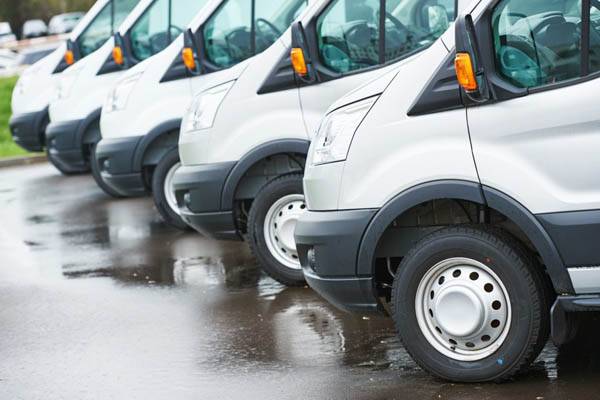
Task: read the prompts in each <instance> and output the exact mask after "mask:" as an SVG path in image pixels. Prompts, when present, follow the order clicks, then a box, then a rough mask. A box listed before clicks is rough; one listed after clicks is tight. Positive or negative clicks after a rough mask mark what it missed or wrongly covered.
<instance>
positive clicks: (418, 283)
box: [392, 227, 550, 382]
mask: <svg viewBox="0 0 600 400" xmlns="http://www.w3.org/2000/svg"><path fill="white" fill-rule="evenodd" d="M544 279H546V277H545V275H544V272H543V269H542V267H541V266H540V265H539V263H538V262H537V261H536V259H535V258H534V257H533V256H532V255H531V254H530V253H529V251H528V250H527V249H525V248H524V247H523V246H522V245H521V244H520V243H519V242H517V241H516V239H514V238H513V237H512V236H510V235H509V234H507V233H505V232H503V231H500V230H496V229H491V228H490V229H488V228H481V227H451V228H446V229H442V230H440V231H438V232H435V233H433V234H431V235H430V236H428V237H426V238H424V239H423V240H421V241H420V242H419V243H417V244H416V245H415V247H414V248H413V249H412V250H411V251H409V253H408V254H407V255H406V257H404V259H403V260H402V263H401V265H400V267H399V269H398V273H397V274H396V278H395V281H394V288H393V295H392V307H393V310H394V311H393V315H394V321H395V323H396V328H397V330H398V332H399V334H400V336H401V338H402V341H403V343H404V345H405V347H406V349H407V351H408V352H409V353H410V354H411V355H412V357H413V358H414V360H415V361H416V362H417V363H418V364H419V365H420V366H421V367H422V368H423V369H425V370H426V371H428V372H430V373H432V374H433V375H436V376H438V377H440V378H442V379H446V380H449V381H454V382H485V381H504V380H507V379H510V378H511V377H513V376H515V375H517V374H518V373H520V372H522V371H524V370H526V369H527V368H528V367H529V365H530V364H531V363H532V362H533V361H534V360H535V358H536V357H537V356H538V355H539V353H540V352H541V350H542V348H543V346H544V345H545V343H546V341H547V339H548V334H549V325H550V324H549V310H550V300H549V298H548V293H547V291H546V286H545V281H544Z"/></svg>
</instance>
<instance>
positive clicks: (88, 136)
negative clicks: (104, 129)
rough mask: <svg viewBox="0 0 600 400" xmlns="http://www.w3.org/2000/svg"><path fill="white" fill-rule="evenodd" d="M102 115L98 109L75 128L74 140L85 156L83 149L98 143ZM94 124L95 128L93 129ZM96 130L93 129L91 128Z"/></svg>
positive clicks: (100, 136)
mask: <svg viewBox="0 0 600 400" xmlns="http://www.w3.org/2000/svg"><path fill="white" fill-rule="evenodd" d="M101 114H102V109H101V108H98V109H96V110H94V111H92V112H91V113H90V114H89V115H88V116H87V117H85V119H84V120H83V121H82V122H81V124H79V127H78V128H77V134H76V136H75V137H76V138H77V141H78V144H79V145H80V146H81V148H82V150H84V154H86V151H85V147H86V145H90V144H95V143H98V142H99V141H100V139H101V138H102V135H101V133H100V115H101ZM94 124H96V125H97V126H96V127H95V126H94ZM94 127H95V128H96V129H93V128H94Z"/></svg>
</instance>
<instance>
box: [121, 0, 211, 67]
mask: <svg viewBox="0 0 600 400" xmlns="http://www.w3.org/2000/svg"><path fill="white" fill-rule="evenodd" d="M206 1H207V0H155V1H154V3H152V5H151V6H150V8H148V9H147V10H146V11H145V12H144V14H143V15H142V17H141V18H140V19H139V20H138V21H137V22H136V23H135V24H134V26H133V27H132V28H131V30H130V37H131V49H132V52H133V56H134V57H135V58H136V59H138V60H145V59H147V58H149V57H151V56H153V55H154V54H157V53H160V52H161V51H163V50H164V49H165V48H167V46H169V44H171V42H172V41H173V40H175V38H176V37H177V36H178V35H179V34H181V33H182V32H183V31H184V29H185V28H186V27H187V25H188V23H189V22H190V21H191V19H192V18H193V17H194V16H195V15H196V14H197V13H198V11H200V9H201V8H202V6H203V5H204V4H205V3H206Z"/></svg>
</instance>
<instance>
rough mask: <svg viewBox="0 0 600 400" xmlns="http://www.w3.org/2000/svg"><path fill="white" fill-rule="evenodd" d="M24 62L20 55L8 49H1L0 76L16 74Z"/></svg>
mask: <svg viewBox="0 0 600 400" xmlns="http://www.w3.org/2000/svg"><path fill="white" fill-rule="evenodd" d="M22 60H23V56H21V55H19V54H18V53H15V52H14V51H12V50H8V49H0V76H2V75H11V74H13V73H16V72H17V68H18V67H19V65H21V63H22Z"/></svg>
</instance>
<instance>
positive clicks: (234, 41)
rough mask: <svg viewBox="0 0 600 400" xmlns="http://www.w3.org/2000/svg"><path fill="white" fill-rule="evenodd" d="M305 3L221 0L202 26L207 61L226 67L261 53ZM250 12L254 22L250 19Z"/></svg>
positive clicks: (296, 1)
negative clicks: (220, 3)
mask: <svg viewBox="0 0 600 400" xmlns="http://www.w3.org/2000/svg"><path fill="white" fill-rule="evenodd" d="M306 2H307V1H306V0H283V1H278V2H274V1H273V0H254V1H252V0H229V1H227V2H225V4H223V5H222V6H221V8H219V10H217V12H216V13H215V14H213V16H212V17H211V18H210V19H209V20H208V22H207V23H206V24H205V26H204V28H203V29H204V30H203V33H204V45H205V48H206V53H207V58H208V60H209V61H210V62H211V63H212V64H215V65H216V66H217V67H220V68H227V67H231V66H232V65H235V64H237V63H239V62H241V61H244V60H245V59H247V58H250V57H252V56H253V55H255V54H257V53H260V52H262V51H263V50H265V49H267V48H268V47H269V46H271V45H272V44H273V43H274V42H275V41H276V40H277V39H278V38H279V37H280V36H281V35H282V34H283V33H284V32H285V30H286V29H287V28H288V27H289V26H290V24H291V22H292V21H293V20H294V19H295V18H296V17H297V16H298V14H299V13H300V12H301V11H302V9H303V8H304V7H305V6H306ZM253 4H254V7H255V9H254V13H253V12H252V11H253V10H252V5H253ZM253 14H254V16H255V19H254V21H252V15H253ZM253 34H254V37H253ZM253 39H254V40H253Z"/></svg>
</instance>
